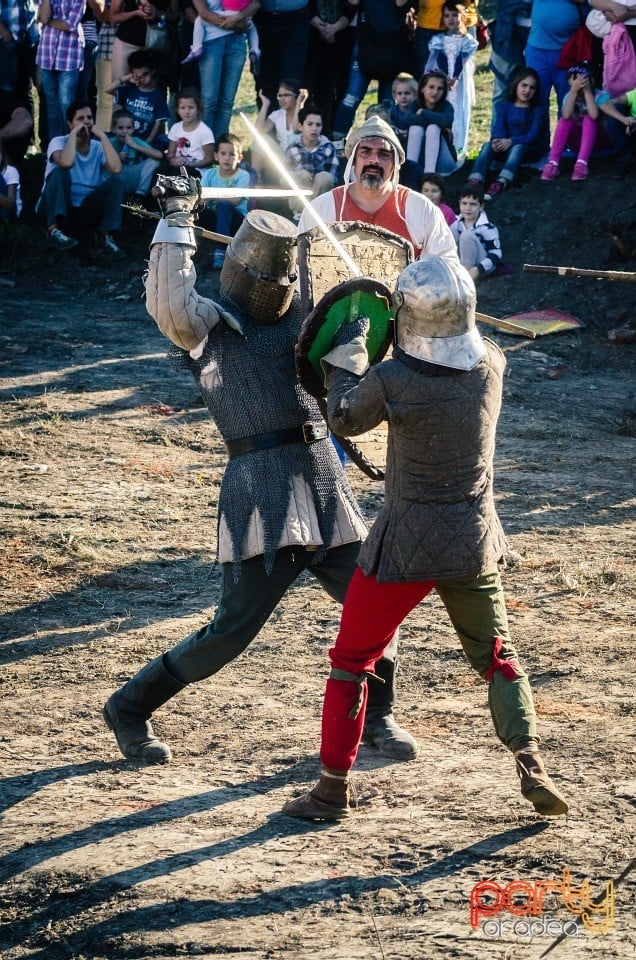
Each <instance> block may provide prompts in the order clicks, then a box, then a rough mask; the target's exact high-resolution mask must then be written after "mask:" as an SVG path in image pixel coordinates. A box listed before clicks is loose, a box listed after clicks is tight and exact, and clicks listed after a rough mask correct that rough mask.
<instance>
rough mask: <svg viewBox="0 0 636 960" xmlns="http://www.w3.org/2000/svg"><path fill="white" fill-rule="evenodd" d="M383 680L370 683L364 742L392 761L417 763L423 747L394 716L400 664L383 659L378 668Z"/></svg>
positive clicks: (377, 671) (376, 670) (376, 669)
mask: <svg viewBox="0 0 636 960" xmlns="http://www.w3.org/2000/svg"><path fill="white" fill-rule="evenodd" d="M375 673H376V676H377V677H379V678H380V679H381V680H384V683H380V682H379V680H373V679H370V680H369V681H368V690H369V694H368V699H367V712H366V717H365V721H364V731H363V733H362V739H363V741H364V743H368V744H370V745H371V746H372V747H375V748H376V750H379V751H380V753H381V754H382V755H383V756H385V757H390V758H391V760H415V758H416V757H417V755H418V753H419V752H420V748H419V745H418V742H417V740H416V739H415V737H412V736H411V734H410V733H407V731H406V730H403V729H402V727H401V726H400V725H399V724H398V722H397V721H396V719H395V717H394V716H393V704H394V703H395V675H396V673H397V661H393V660H387V659H386V657H382V659H381V660H378V662H377V663H376V665H375Z"/></svg>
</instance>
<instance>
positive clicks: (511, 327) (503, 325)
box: [475, 311, 537, 340]
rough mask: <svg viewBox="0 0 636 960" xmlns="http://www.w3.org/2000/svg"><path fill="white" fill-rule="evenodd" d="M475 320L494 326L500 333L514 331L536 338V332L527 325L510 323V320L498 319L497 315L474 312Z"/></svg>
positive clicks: (523, 335)
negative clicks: (490, 315) (491, 315)
mask: <svg viewBox="0 0 636 960" xmlns="http://www.w3.org/2000/svg"><path fill="white" fill-rule="evenodd" d="M475 320H477V321H479V322H480V323H487V324H488V326H490V327H494V328H495V330H501V332H502V333H516V334H520V335H521V336H522V337H528V339H529V340H535V339H536V336H537V335H536V333H535V331H534V330H531V329H530V328H529V327H524V326H522V325H521V324H519V323H511V321H510V320H499V318H498V317H489V316H488V314H487V313H479V311H477V312H476V313H475Z"/></svg>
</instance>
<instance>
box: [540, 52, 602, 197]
mask: <svg viewBox="0 0 636 960" xmlns="http://www.w3.org/2000/svg"><path fill="white" fill-rule="evenodd" d="M593 82H594V80H593V76H592V71H591V69H590V65H589V64H588V63H576V64H575V65H574V66H573V67H570V69H569V70H568V83H569V85H570V90H569V92H568V94H567V96H566V98H565V100H564V101H563V107H562V111H561V119H560V120H559V122H558V123H557V127H556V130H555V131H554V138H553V140H552V149H551V150H550V157H549V159H548V162H547V163H546V164H545V166H544V167H543V172H542V173H541V179H542V180H556V178H557V177H558V176H559V174H560V172H561V171H560V168H559V161H560V160H561V156H562V154H563V151H564V150H565V148H566V146H567V144H568V142H572V141H573V145H576V146H578V156H577V158H576V163H575V164H574V169H573V171H572V178H571V179H572V180H586V179H587V164H588V160H589V159H590V154H591V153H592V150H593V148H594V142H595V140H596V124H597V121H598V117H599V108H598V105H597V103H596V100H595V98H594V89H593Z"/></svg>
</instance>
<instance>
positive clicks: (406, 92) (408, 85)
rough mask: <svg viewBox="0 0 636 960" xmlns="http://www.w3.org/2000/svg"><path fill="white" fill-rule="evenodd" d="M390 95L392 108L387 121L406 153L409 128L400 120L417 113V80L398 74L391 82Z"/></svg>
mask: <svg viewBox="0 0 636 960" xmlns="http://www.w3.org/2000/svg"><path fill="white" fill-rule="evenodd" d="M391 93H392V95H393V106H392V107H391V109H390V110H389V118H388V119H389V123H390V124H391V126H392V127H393V129H394V130H395V132H396V133H397V135H398V138H399V141H400V143H401V144H402V149H403V150H404V152H405V153H406V146H407V142H408V138H409V128H408V124H403V123H402V120H403V119H404V118H405V117H409V116H414V115H415V114H416V113H417V80H416V79H415V77H414V76H412V75H411V74H410V73H399V74H398V75H397V77H396V78H395V80H394V81H393V86H392V87H391Z"/></svg>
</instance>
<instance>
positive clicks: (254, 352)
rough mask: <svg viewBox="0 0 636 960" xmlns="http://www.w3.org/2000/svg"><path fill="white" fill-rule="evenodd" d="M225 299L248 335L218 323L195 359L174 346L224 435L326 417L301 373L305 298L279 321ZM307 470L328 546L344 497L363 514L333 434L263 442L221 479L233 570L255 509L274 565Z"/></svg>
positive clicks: (221, 500)
mask: <svg viewBox="0 0 636 960" xmlns="http://www.w3.org/2000/svg"><path fill="white" fill-rule="evenodd" d="M219 303H220V304H221V306H223V307H224V308H225V309H226V310H228V311H229V312H230V313H232V314H233V315H234V316H235V317H237V319H239V320H240V322H241V324H242V326H243V330H244V333H245V336H244V337H242V336H241V335H240V334H238V333H237V332H236V331H235V330H231V329H230V328H229V327H228V326H227V325H226V324H225V323H219V324H217V326H216V327H214V328H213V329H212V330H211V331H210V334H209V336H208V342H207V344H206V346H205V349H204V351H203V354H202V355H201V357H200V358H199V359H198V360H193V359H192V357H191V356H190V355H189V353H187V352H185V351H183V350H179V349H178V348H173V350H172V351H171V356H172V358H173V360H175V361H176V364H177V365H178V366H185V367H186V368H187V369H189V370H190V372H191V373H192V375H193V376H194V379H195V380H196V382H197V385H198V387H199V389H200V391H201V396H202V398H203V400H204V401H205V404H206V406H207V407H208V409H209V411H210V413H211V414H212V417H213V419H214V421H215V423H216V425H217V427H218V428H219V431H220V432H221V436H222V437H223V439H224V440H237V439H240V438H242V437H249V436H253V435H256V434H260V433H270V432H272V431H276V430H286V429H289V428H290V427H297V426H300V424H302V423H304V422H305V421H308V420H310V421H313V422H315V423H318V422H321V421H322V416H321V414H320V411H319V410H318V405H317V403H316V401H315V400H314V398H313V397H311V396H310V395H309V394H308V393H306V391H305V390H304V389H303V388H302V387H301V386H300V384H299V383H298V381H297V380H296V375H295V369H294V361H293V357H294V346H295V343H296V340H297V338H298V332H299V329H300V324H301V310H300V298H299V297H298V295H294V299H293V301H292V304H291V306H290V308H289V310H288V311H287V313H286V314H284V316H283V317H282V318H281V319H280V321H279V322H278V323H276V324H273V325H272V326H265V325H264V324H261V323H256V322H255V321H254V320H252V319H251V318H250V317H249V316H247V315H246V314H244V313H242V312H241V311H240V310H239V308H238V306H237V305H236V303H235V302H234V301H233V300H230V299H229V297H226V296H224V295H223V294H221V295H220V297H219ZM294 475H296V476H298V475H301V476H302V477H303V478H304V480H305V481H306V483H307V484H308V486H309V488H310V490H311V492H312V495H313V499H314V503H315V506H316V512H317V515H318V522H319V526H320V533H321V536H322V540H323V544H324V546H323V548H322V549H321V550H318V551H316V556H315V561H318V560H320V559H321V558H322V557H323V556H324V554H325V551H326V549H327V547H328V546H329V544H330V542H331V538H332V535H333V529H334V521H335V517H336V506H337V503H338V500H339V499H340V500H344V501H346V502H347V503H348V504H349V507H350V509H351V511H352V512H355V513H356V514H357V515H358V516H359V517H360V519H361V520H362V517H361V514H360V510H359V507H358V504H357V502H356V500H355V498H354V496H353V493H352V491H351V488H350V487H349V484H348V482H347V480H346V477H345V473H344V470H343V468H342V466H341V464H340V461H339V459H338V456H337V454H336V452H335V449H334V446H333V444H332V443H331V441H330V440H328V439H326V440H319V441H318V442H317V443H312V444H305V443H291V444H285V445H282V446H279V447H274V448H272V449H269V450H256V451H253V452H251V453H246V454H243V455H241V456H238V457H235V458H234V459H232V460H230V461H229V462H228V464H227V466H226V468H225V473H224V475H223V479H222V481H221V491H220V496H219V508H218V516H219V521H220V519H221V517H224V519H225V522H226V523H227V526H228V529H229V531H230V535H231V538H232V550H233V564H234V576H235V578H238V576H239V574H240V566H241V546H242V544H243V540H244V537H245V533H246V531H247V527H248V523H249V520H250V517H251V516H252V514H253V512H254V510H258V512H259V514H260V517H261V519H262V522H263V530H264V537H265V543H264V562H265V569H266V570H267V572H268V573H269V572H271V569H272V565H273V562H274V553H275V551H276V550H277V548H278V545H279V543H280V539H281V536H282V533H283V530H284V527H285V521H286V517H287V512H288V509H289V505H290V500H291V496H292V477H293V476H294Z"/></svg>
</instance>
